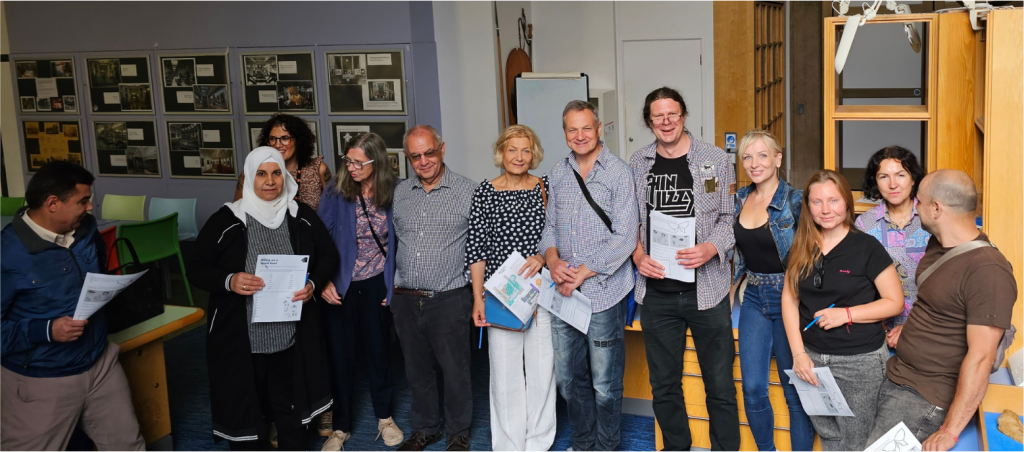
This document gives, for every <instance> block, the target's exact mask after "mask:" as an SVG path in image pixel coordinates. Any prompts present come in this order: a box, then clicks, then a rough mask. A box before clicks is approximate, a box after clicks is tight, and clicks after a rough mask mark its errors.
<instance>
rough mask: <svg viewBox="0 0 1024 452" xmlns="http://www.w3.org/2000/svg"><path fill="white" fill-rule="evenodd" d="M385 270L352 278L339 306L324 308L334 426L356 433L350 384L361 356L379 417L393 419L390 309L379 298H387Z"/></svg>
mask: <svg viewBox="0 0 1024 452" xmlns="http://www.w3.org/2000/svg"><path fill="white" fill-rule="evenodd" d="M387 294H388V292H387V288H386V287H385V286H384V274H383V273H381V274H379V275H377V276H374V277H372V278H370V279H365V280H362V281H352V284H350V285H349V287H348V292H346V293H345V294H344V295H343V298H342V302H341V306H338V305H333V304H326V305H324V306H323V307H322V308H323V310H322V311H321V312H323V316H322V317H321V318H322V319H323V322H324V333H325V334H324V338H325V339H326V341H327V354H328V364H329V369H330V373H331V392H332V393H333V396H334V425H333V428H334V429H335V430H341V431H343V432H351V431H352V388H353V387H354V386H355V382H354V377H355V372H354V371H355V369H356V366H358V365H359V359H360V357H363V358H365V359H366V362H367V364H368V366H367V367H368V368H369V371H370V375H369V386H370V400H372V401H373V412H374V414H375V415H376V416H377V418H378V419H387V418H388V417H391V398H392V396H393V395H394V392H395V391H394V383H393V381H392V378H391V354H390V346H391V322H392V320H391V311H390V310H388V308H387V307H386V306H381V305H380V304H381V302H383V301H384V299H385V298H387Z"/></svg>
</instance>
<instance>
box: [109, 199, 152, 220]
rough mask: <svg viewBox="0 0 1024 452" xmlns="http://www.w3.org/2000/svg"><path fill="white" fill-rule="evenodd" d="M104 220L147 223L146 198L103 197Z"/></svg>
mask: <svg viewBox="0 0 1024 452" xmlns="http://www.w3.org/2000/svg"><path fill="white" fill-rule="evenodd" d="M100 214H101V218H103V219H104V220H129V221H146V196H145V195H142V196H123V195H110V194H107V195H103V207H102V208H100Z"/></svg>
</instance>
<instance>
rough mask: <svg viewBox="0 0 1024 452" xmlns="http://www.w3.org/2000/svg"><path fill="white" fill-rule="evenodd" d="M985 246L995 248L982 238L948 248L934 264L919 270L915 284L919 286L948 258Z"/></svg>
mask: <svg viewBox="0 0 1024 452" xmlns="http://www.w3.org/2000/svg"><path fill="white" fill-rule="evenodd" d="M985 246H991V247H993V248H995V245H993V244H991V243H989V242H986V241H984V240H972V241H970V242H965V243H961V244H959V245H957V246H956V247H954V248H953V249H951V250H949V252H948V253H946V254H944V255H943V256H942V257H940V258H939V260H937V261H935V263H934V264H932V265H930V266H928V268H927V269H925V271H923V272H921V276H918V277H917V285H918V286H920V285H921V284H924V280H926V279H928V277H929V276H931V274H932V273H934V272H935V270H938V269H939V267H941V266H942V264H944V263H946V261H948V260H950V259H952V258H954V257H957V256H959V255H961V254H964V253H966V252H968V251H971V250H974V249H978V248H981V247H985Z"/></svg>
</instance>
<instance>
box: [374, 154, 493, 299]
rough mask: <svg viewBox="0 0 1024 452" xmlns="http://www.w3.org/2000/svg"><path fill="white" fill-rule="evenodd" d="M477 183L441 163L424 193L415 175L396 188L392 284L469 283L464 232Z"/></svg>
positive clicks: (447, 286) (434, 286)
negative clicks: (435, 179) (441, 171)
mask: <svg viewBox="0 0 1024 452" xmlns="http://www.w3.org/2000/svg"><path fill="white" fill-rule="evenodd" d="M476 186H477V184H476V183H475V182H473V181H471V180H469V179H467V178H465V177H463V176H461V175H459V174H456V173H455V172H454V171H452V170H451V169H450V168H448V166H447V165H445V167H444V174H442V175H441V180H440V181H438V183H437V186H435V187H434V188H433V189H431V190H430V192H429V193H428V192H427V191H426V190H424V189H423V183H422V182H420V179H419V177H415V176H414V177H411V178H409V179H407V180H405V181H403V182H402V183H401V184H399V185H398V187H396V188H395V201H394V222H395V236H396V237H397V239H398V244H397V245H398V250H397V253H398V254H397V256H395V257H396V260H395V267H396V268H395V286H397V287H401V288H405V289H420V290H433V291H446V290H452V289H457V288H459V287H463V286H465V285H466V284H467V283H468V279H467V277H466V262H465V258H466V236H467V233H468V230H469V218H470V208H471V207H472V205H473V191H474V190H476Z"/></svg>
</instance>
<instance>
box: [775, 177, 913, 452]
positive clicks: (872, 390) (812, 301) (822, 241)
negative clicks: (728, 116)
mask: <svg viewBox="0 0 1024 452" xmlns="http://www.w3.org/2000/svg"><path fill="white" fill-rule="evenodd" d="M803 201H804V202H803V207H802V209H801V214H800V226H799V229H797V232H796V236H795V237H794V239H793V247H792V248H791V249H790V254H789V266H788V270H787V271H786V280H785V287H784V289H783V293H782V320H783V323H784V324H785V326H786V337H787V338H788V339H789V345H790V348H791V349H792V351H793V371H794V373H796V375H797V376H798V377H800V379H802V380H804V381H806V382H808V383H810V384H812V385H815V386H817V385H818V378H817V376H816V375H815V373H814V371H813V368H814V367H827V368H829V369H830V370H831V372H832V376H833V377H834V378H835V381H836V384H837V385H838V386H839V390H840V391H841V392H842V396H843V398H845V400H846V405H848V407H849V410H851V411H852V412H853V415H854V416H852V417H849V416H811V423H812V424H814V429H815V430H816V431H817V432H818V435H819V436H820V437H821V448H822V449H823V450H862V449H864V447H865V446H867V444H865V443H866V442H867V438H868V434H869V433H870V430H871V426H872V423H873V422H874V418H875V413H876V407H877V402H878V388H879V387H880V386H881V384H882V381H883V380H884V379H885V361H886V360H887V359H889V349H888V347H887V346H886V345H885V331H884V330H883V329H882V322H883V321H885V320H886V319H888V318H890V317H892V316H894V315H896V314H898V313H900V312H902V309H903V288H902V286H901V285H900V279H899V274H898V273H897V272H896V268H895V266H893V260H892V258H891V257H889V254H888V253H887V252H886V250H885V248H884V247H883V246H882V245H881V243H879V242H878V240H875V239H874V237H872V236H870V235H867V234H864V233H862V232H860V231H858V230H857V229H856V228H853V227H852V226H853V220H854V218H853V216H854V215H853V194H852V193H851V191H850V185H849V183H847V182H846V179H845V178H844V177H843V176H842V175H840V174H839V173H837V172H835V171H832V170H819V171H818V172H816V173H814V175H813V176H811V179H810V180H809V181H807V187H806V188H805V189H804V200H803ZM812 323H813V324H812ZM832 405H833V407H830V408H835V409H836V410H843V408H845V407H843V406H842V405H843V404H842V403H841V401H840V400H836V398H833V400H832ZM836 412H837V413H838V411H836Z"/></svg>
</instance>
